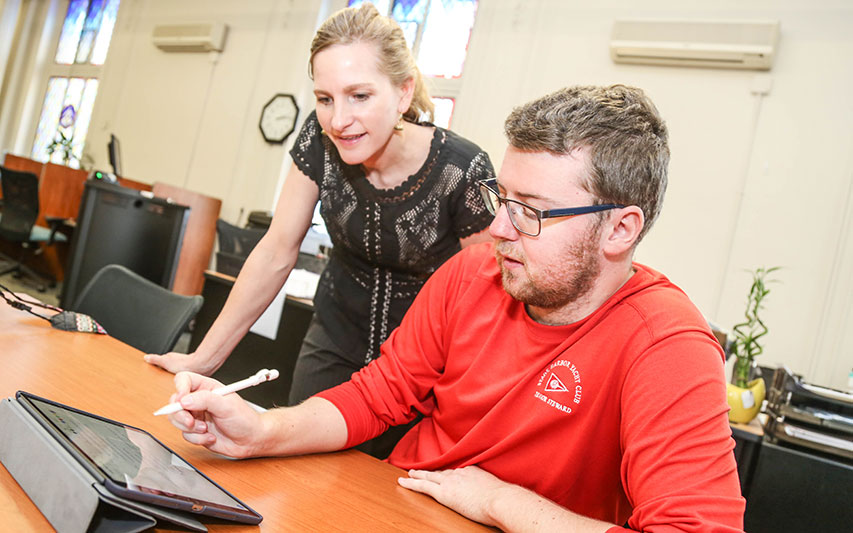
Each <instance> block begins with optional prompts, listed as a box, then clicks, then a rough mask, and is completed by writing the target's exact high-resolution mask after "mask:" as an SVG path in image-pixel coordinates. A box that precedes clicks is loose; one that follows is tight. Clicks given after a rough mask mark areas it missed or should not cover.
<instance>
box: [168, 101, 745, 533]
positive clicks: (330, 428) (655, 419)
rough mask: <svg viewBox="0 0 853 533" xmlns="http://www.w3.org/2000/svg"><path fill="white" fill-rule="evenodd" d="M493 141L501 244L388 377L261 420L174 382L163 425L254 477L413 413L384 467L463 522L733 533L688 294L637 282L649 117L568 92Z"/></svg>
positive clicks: (397, 346)
mask: <svg viewBox="0 0 853 533" xmlns="http://www.w3.org/2000/svg"><path fill="white" fill-rule="evenodd" d="M505 130H506V134H507V137H508V139H509V143H510V146H509V148H508V149H507V152H506V156H505V158H504V160H503V166H502V169H501V172H500V176H499V178H498V179H497V180H495V181H491V182H488V183H484V184H482V186H481V190H482V192H483V197H484V199H485V200H486V203H487V205H488V206H489V207H490V209H491V210H493V211H494V212H495V219H494V221H493V222H492V225H491V226H490V233H491V235H492V237H493V238H494V244H484V245H479V246H476V247H473V248H471V249H467V250H464V251H463V252H460V253H459V254H457V255H456V256H455V257H454V258H452V259H451V260H450V261H449V262H448V263H447V264H446V265H444V266H443V267H442V268H440V269H439V270H438V271H437V272H436V273H435V274H434V275H433V276H432V278H431V279H430V280H429V282H428V283H427V284H426V285H425V286H424V288H423V290H422V291H421V293H420V294H419V295H418V297H417V299H416V301H415V303H414V305H413V306H412V307H411V308H410V310H409V312H408V313H407V314H406V317H405V318H404V320H403V322H402V324H401V325H400V327H399V328H398V329H397V330H396V331H395V332H394V333H393V334H392V335H391V337H389V339H388V340H387V341H386V343H385V344H384V345H383V346H382V357H380V358H379V359H378V360H376V361H374V362H373V363H372V364H371V365H370V366H368V367H367V368H365V369H363V370H362V371H361V372H359V373H356V374H354V375H353V377H352V379H351V381H350V382H348V383H345V384H343V385H340V386H338V387H336V388H333V389H330V390H328V391H325V392H323V393H320V394H319V395H317V396H315V397H313V398H310V399H308V400H307V401H306V402H304V403H303V404H301V405H300V406H297V407H295V408H290V409H276V410H273V411H269V412H267V413H264V414H257V413H254V412H253V411H251V409H249V407H247V405H246V404H245V403H243V402H242V401H241V400H240V399H239V398H237V397H235V396H226V397H219V396H215V395H212V394H210V393H209V392H208V390H209V389H211V388H213V387H215V386H217V383H216V382H214V381H212V380H210V379H208V378H203V377H200V376H197V375H194V374H179V375H178V376H176V378H175V381H176V386H177V390H178V392H177V397H179V398H180V401H181V403H182V405H183V406H184V407H185V408H186V409H188V411H181V412H179V413H177V414H175V415H173V418H172V420H173V423H174V424H175V425H176V426H177V427H179V428H180V429H182V430H183V431H184V432H185V438H186V439H187V440H189V441H190V442H193V443H197V444H201V445H204V446H206V447H208V448H210V449H211V450H214V451H217V452H221V453H225V454H227V455H231V456H235V457H249V456H266V455H282V454H284V455H287V454H299V453H309V452H319V451H330V450H337V449H341V448H344V447H350V446H353V445H356V444H358V443H360V442H362V441H364V440H367V439H369V438H371V437H373V436H375V435H377V434H379V433H381V432H382V431H384V430H385V429H386V428H387V427H388V426H389V425H399V424H404V423H406V422H408V421H409V420H411V419H412V418H414V416H415V415H416V414H417V413H422V414H423V416H424V418H423V420H422V421H421V422H420V423H418V424H417V425H416V426H415V427H414V428H413V429H412V430H411V431H410V432H409V433H407V434H406V436H404V437H403V439H402V440H401V441H400V442H399V444H398V445H397V447H396V448H395V449H394V451H393V452H392V454H391V456H390V457H389V459H388V460H389V462H390V463H392V464H394V465H397V466H399V467H401V468H405V469H408V470H409V477H408V478H401V479H400V484H401V485H402V486H404V487H407V488H409V489H412V490H416V491H420V492H424V493H426V494H429V495H431V496H432V497H434V498H435V499H436V500H438V501H439V502H441V503H443V504H444V505H447V506H448V507H451V508H452V509H455V510H456V511H458V512H460V513H461V514H463V515H465V516H467V517H469V518H471V519H473V520H476V521H479V522H483V523H485V524H489V525H495V526H498V527H500V528H501V529H504V530H531V529H536V530H539V529H542V530H549V529H553V530H560V531H611V530H612V531H617V530H620V529H621V528H620V527H619V525H622V524H625V523H626V521H627V524H628V526H630V527H631V528H632V529H634V530H641V531H673V530H678V531H702V532H708V531H737V530H740V529H741V528H742V517H743V511H744V500H743V498H741V496H740V489H739V485H738V477H737V472H736V465H735V462H734V457H733V454H732V447H733V441H732V439H731V432H730V429H729V426H728V421H727V417H726V413H727V409H728V408H727V405H726V400H725V380H724V376H723V357H722V351H721V349H720V346H719V345H718V344H717V343H716V341H715V339H714V337H713V336H712V334H711V332H710V330H709V329H708V326H707V324H706V323H705V321H704V319H703V317H702V315H701V314H700V313H699V311H698V310H697V309H696V308H695V307H694V306H693V305H692V304H691V303H690V301H689V300H688V298H687V297H686V296H685V295H684V293H682V292H681V291H680V290H679V289H678V288H677V287H675V286H674V285H672V284H671V283H670V282H669V281H668V280H667V279H666V278H665V277H664V276H663V275H661V274H659V273H657V272H655V271H654V270H652V269H650V268H648V267H645V266H642V265H639V264H636V263H633V262H632V257H633V253H634V249H635V248H636V245H637V243H638V242H639V241H640V239H641V238H642V237H643V236H644V235H645V233H646V232H647V231H648V230H649V228H650V227H651V224H652V222H653V221H654V220H655V218H657V216H658V213H659V212H660V208H661V201H662V198H663V194H664V190H665V188H666V173H667V165H668V161H669V149H668V147H667V133H666V127H665V125H664V123H663V121H662V120H661V119H660V117H659V116H658V114H657V110H656V109H655V107H654V105H653V104H652V103H651V102H650V101H649V100H648V99H647V98H646V97H645V95H644V94H643V93H642V91H640V90H638V89H634V88H629V87H624V86H612V87H606V88H602V87H575V88H569V89H564V90H561V91H558V92H556V93H553V94H550V95H547V96H545V97H543V98H540V99H539V100H536V101H534V102H531V103H529V104H526V105H524V106H522V107H520V108H518V109H516V110H514V111H513V112H512V114H511V115H510V116H509V118H508V119H507V121H506V126H505ZM191 391H194V392H192V393H190V392H191ZM191 412H192V414H191ZM193 415H194V416H193ZM205 415H206V416H207V417H208V420H209V422H205V421H204V420H205V418H204V416H205Z"/></svg>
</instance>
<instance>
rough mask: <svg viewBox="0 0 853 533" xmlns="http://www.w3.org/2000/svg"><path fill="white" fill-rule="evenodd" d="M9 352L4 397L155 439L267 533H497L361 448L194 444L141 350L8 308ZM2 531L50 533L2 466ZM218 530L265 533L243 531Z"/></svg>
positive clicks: (1, 317) (4, 327)
mask: <svg viewBox="0 0 853 533" xmlns="http://www.w3.org/2000/svg"><path fill="white" fill-rule="evenodd" d="M0 347H2V348H0V364H2V371H0V396H2V397H9V396H12V395H14V393H15V391H17V390H18V389H23V390H26V391H29V392H32V393H34V394H37V395H40V396H44V397H47V398H50V399H52V400H56V401H58V402H62V403H65V404H68V405H71V406H74V407H77V408H79V409H83V410H86V411H91V412H94V413H97V414H99V415H102V416H105V417H108V418H113V419H117V420H120V421H122V422H126V423H129V424H131V425H135V426H138V427H141V428H142V429H145V430H148V431H150V432H151V433H152V434H154V435H155V436H156V437H157V438H159V439H160V440H162V441H163V442H164V443H165V444H166V445H167V446H169V447H171V448H172V449H173V450H175V451H176V452H177V453H178V454H180V455H181V456H183V457H184V458H185V459H186V460H187V461H189V462H190V463H192V464H193V465H195V466H196V467H198V468H199V469H200V470H202V471H203V472H204V473H205V474H207V475H208V476H209V477H210V478H212V479H213V480H214V481H216V482H217V483H219V484H220V485H222V486H223V487H225V488H226V489H227V490H229V491H230V492H232V493H233V494H234V495H235V496H237V497H238V498H240V499H241V500H243V501H244V502H246V503H247V504H248V505H249V506H250V507H252V508H253V509H255V510H256V511H258V512H259V513H261V514H262V515H263V516H264V521H263V522H262V523H261V525H260V530H262V531H270V532H278V531H316V530H322V531H419V530H420V531H424V530H426V531H485V530H487V528H485V527H483V526H481V525H480V524H476V523H474V522H471V521H469V520H467V519H465V518H463V517H462V516H460V515H458V514H456V513H455V512H453V511H451V510H450V509H447V508H446V507H444V506H442V505H440V504H438V503H437V502H435V501H434V500H432V499H431V498H429V497H428V496H425V495H423V494H418V493H414V492H410V491H408V490H406V489H403V488H402V487H399V486H398V485H397V483H396V479H397V477H399V476H400V475H402V474H403V471H402V470H400V469H398V468H396V467H393V466H391V465H389V464H386V463H382V462H380V461H378V460H376V459H374V458H372V457H370V456H368V455H365V454H363V453H361V452H358V451H355V450H348V451H344V452H337V453H332V454H322V455H310V456H304V457H289V458H274V459H254V460H247V461H232V460H229V459H224V458H221V457H219V456H216V455H214V454H212V453H210V452H208V451H207V450H205V449H203V448H200V447H197V446H193V445H191V444H189V443H187V442H185V441H184V440H183V438H182V437H181V435H180V433H179V432H178V431H177V430H176V429H175V428H174V427H172V425H171V424H170V423H169V421H168V420H167V419H166V418H164V417H156V418H155V417H153V416H151V413H152V412H153V411H154V410H155V409H157V408H158V407H160V406H162V405H163V404H164V403H166V402H167V401H168V398H169V395H170V394H171V393H172V392H173V390H174V389H173V386H172V376H171V375H170V374H168V373H166V372H164V371H162V370H160V369H158V368H155V367H153V366H151V365H148V364H145V363H144V362H143V361H142V353H141V352H139V351H138V350H135V349H133V348H131V347H129V346H127V345H125V344H123V343H121V342H119V341H117V340H115V339H113V338H110V337H106V336H103V335H92V334H87V333H71V332H65V331H60V330H56V329H52V328H51V327H50V325H49V324H48V323H47V322H46V321H44V320H42V319H40V318H36V317H33V316H31V315H28V314H26V313H23V312H21V311H18V310H15V309H12V308H11V307H9V306H8V305H6V304H5V303H4V304H2V305H0ZM0 438H10V436H8V435H3V436H0ZM45 482H47V480H46V481H45ZM0 524H3V528H4V529H6V530H9V531H49V530H50V525H49V524H48V522H47V520H46V519H45V518H44V517H43V516H42V514H41V513H40V512H39V510H38V508H37V507H36V506H35V505H34V504H33V503H32V502H31V501H30V499H29V498H28V497H27V495H26V494H25V493H24V491H23V490H22V489H21V488H20V487H19V486H18V484H17V483H16V482H15V480H14V479H13V478H12V477H11V475H10V474H9V473H8V471H6V469H5V468H3V467H2V466H0ZM208 527H209V529H210V530H211V531H228V532H238V531H257V530H258V526H241V525H233V524H214V523H209V524H208Z"/></svg>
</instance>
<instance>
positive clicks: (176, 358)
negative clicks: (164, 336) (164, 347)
mask: <svg viewBox="0 0 853 533" xmlns="http://www.w3.org/2000/svg"><path fill="white" fill-rule="evenodd" d="M144 359H145V362H146V363H148V364H151V365H154V366H159V367H160V368H162V369H163V370H167V371H169V372H171V373H172V374H177V373H178V372H196V373H198V374H202V375H204V376H209V375H210V374H213V372H214V371H215V370H216V368H209V365H203V364H201V363H200V361H199V358H198V357H197V356H196V353H195V352H193V353H190V354H185V353H179V352H169V353H164V354H163V355H158V354H155V353H149V354H145V357H144Z"/></svg>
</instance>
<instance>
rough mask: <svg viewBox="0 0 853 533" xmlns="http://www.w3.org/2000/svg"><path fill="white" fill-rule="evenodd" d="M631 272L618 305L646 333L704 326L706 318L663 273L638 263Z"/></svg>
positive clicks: (705, 325) (702, 327)
mask: <svg viewBox="0 0 853 533" xmlns="http://www.w3.org/2000/svg"><path fill="white" fill-rule="evenodd" d="M634 269H635V274H634V276H633V278H632V279H631V281H630V282H629V283H627V284H626V286H625V287H623V289H624V291H620V292H624V294H623V295H622V297H621V298H620V299H619V300H620V301H619V303H620V304H622V305H621V306H620V307H622V308H623V309H626V308H627V309H630V312H631V313H634V314H635V315H636V318H637V320H638V321H640V322H641V323H642V324H643V327H644V328H646V329H648V330H649V331H650V332H652V331H653V330H658V332H660V331H661V330H666V331H668V332H672V331H673V330H678V329H696V328H701V329H703V330H704V329H706V328H707V320H706V319H705V317H704V316H703V314H702V312H701V311H699V308H698V307H696V305H695V304H694V303H693V302H692V301H691V300H690V298H689V297H688V296H687V294H686V293H685V292H684V291H683V290H681V288H679V287H678V286H677V285H675V284H674V283H673V282H672V281H670V280H669V279H668V278H667V277H666V276H665V275H663V274H662V273H660V272H658V271H657V270H654V269H653V268H650V267H648V266H645V265H641V264H639V263H634ZM709 331H710V330H709Z"/></svg>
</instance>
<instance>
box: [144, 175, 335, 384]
mask: <svg viewBox="0 0 853 533" xmlns="http://www.w3.org/2000/svg"><path fill="white" fill-rule="evenodd" d="M319 195H320V191H319V189H318V188H317V184H315V183H314V182H313V181H311V180H310V179H309V178H308V177H307V176H306V175H305V174H303V173H302V172H301V171H300V170H299V169H298V168H297V167H296V165H293V166H292V167H291V169H290V172H289V173H288V175H287V179H286V180H285V182H284V186H283V187H282V189H281V194H280V196H279V201H278V206H277V207H276V210H275V214H274V216H273V219H272V223H271V224H270V228H269V230H267V233H266V234H265V235H264V237H263V238H262V239H261V240H260V242H259V243H258V245H257V246H256V247H255V249H254V250H252V253H251V254H249V257H248V258H247V259H246V262H245V264H244V265H243V268H242V269H241V270H240V274H239V275H238V276H237V281H236V282H235V283H234V287H233V288H232V289H231V293H230V294H229V295H228V300H227V301H226V302H225V306H224V307H223V308H222V312H220V313H219V316H218V317H217V319H216V321H215V322H214V323H213V326H211V328H210V330H209V331H208V332H207V334H206V335H205V336H204V339H203V340H202V341H201V344H199V346H198V348H197V349H196V351H195V352H193V353H191V354H180V353H176V352H170V353H167V354H164V355H157V354H147V355H146V356H145V361H146V362H148V363H151V364H153V365H157V366H159V367H162V368H164V369H166V370H168V371H169V372H173V373H175V372H178V371H181V370H188V371H192V372H197V373H200V374H204V375H210V374H212V373H213V372H215V371H216V369H218V368H219V367H220V366H222V363H223V362H225V359H227V358H228V355H229V354H230V353H231V351H232V350H233V349H234V347H235V346H236V345H237V343H238V342H240V339H242V338H243V336H244V335H245V334H246V332H247V331H249V328H250V327H251V326H252V324H254V322H255V320H257V319H258V317H259V316H261V314H262V313H263V312H264V310H265V309H266V308H267V306H268V305H269V304H270V302H271V301H272V300H273V298H275V296H276V294H278V292H279V290H281V287H282V286H283V285H284V282H285V281H286V280H287V277H288V275H290V271H291V270H292V269H293V266H294V264H295V263H296V259H297V258H298V256H299V246H300V244H301V243H302V239H304V238H305V234H306V233H307V232H308V228H310V227H311V219H312V217H313V215H314V207H315V206H316V205H317V201H318V199H319Z"/></svg>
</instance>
